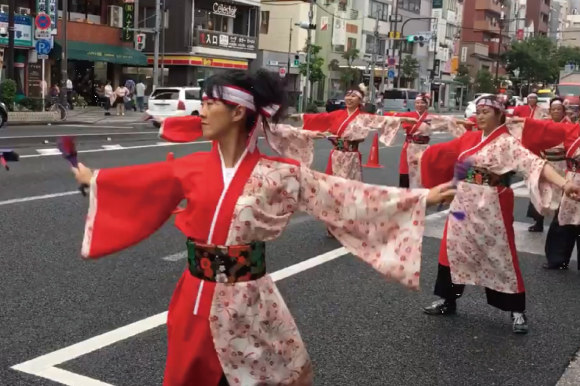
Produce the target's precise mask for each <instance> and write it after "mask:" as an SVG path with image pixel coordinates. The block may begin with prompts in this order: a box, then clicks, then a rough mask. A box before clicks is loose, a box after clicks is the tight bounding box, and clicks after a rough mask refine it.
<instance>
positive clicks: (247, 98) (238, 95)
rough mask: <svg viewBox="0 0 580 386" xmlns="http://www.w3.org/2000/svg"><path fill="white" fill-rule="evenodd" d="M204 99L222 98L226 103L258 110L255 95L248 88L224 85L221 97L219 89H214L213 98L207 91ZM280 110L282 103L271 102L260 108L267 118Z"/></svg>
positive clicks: (254, 110) (261, 113)
mask: <svg viewBox="0 0 580 386" xmlns="http://www.w3.org/2000/svg"><path fill="white" fill-rule="evenodd" d="M202 99H203V100H207V99H215V100H220V101H222V102H224V103H228V104H234V105H238V106H244V107H245V108H247V109H248V110H252V111H253V112H256V104H255V103H254V97H253V96H252V94H251V93H249V92H248V91H246V90H242V89H240V88H237V87H234V86H224V87H222V88H221V97H220V94H219V93H218V92H217V90H215V89H214V90H213V98H210V97H209V96H207V94H206V93H203V96H202ZM278 110H280V105H276V104H271V105H269V106H266V107H262V108H260V115H262V116H264V117H266V118H271V117H273V116H274V115H275V114H276V113H277V112H278Z"/></svg>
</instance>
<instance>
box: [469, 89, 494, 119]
mask: <svg viewBox="0 0 580 386" xmlns="http://www.w3.org/2000/svg"><path fill="white" fill-rule="evenodd" d="M489 95H493V94H475V99H474V100H472V101H471V102H469V103H468V104H467V107H466V108H465V118H469V117H471V116H473V115H475V105H476V103H477V101H479V99H480V98H481V97H484V96H489Z"/></svg>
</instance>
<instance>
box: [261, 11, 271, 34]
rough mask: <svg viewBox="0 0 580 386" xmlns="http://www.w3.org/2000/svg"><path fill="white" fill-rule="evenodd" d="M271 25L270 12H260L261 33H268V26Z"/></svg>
mask: <svg viewBox="0 0 580 386" xmlns="http://www.w3.org/2000/svg"><path fill="white" fill-rule="evenodd" d="M269 24H270V11H262V12H260V33H261V34H267V33H268V25H269Z"/></svg>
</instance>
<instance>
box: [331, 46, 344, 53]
mask: <svg viewBox="0 0 580 386" xmlns="http://www.w3.org/2000/svg"><path fill="white" fill-rule="evenodd" d="M332 50H333V51H334V52H344V46H343V45H339V46H332Z"/></svg>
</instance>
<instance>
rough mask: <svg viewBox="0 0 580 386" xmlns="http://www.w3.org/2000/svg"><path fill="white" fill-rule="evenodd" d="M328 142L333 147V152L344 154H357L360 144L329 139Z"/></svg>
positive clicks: (342, 139) (340, 139)
mask: <svg viewBox="0 0 580 386" xmlns="http://www.w3.org/2000/svg"><path fill="white" fill-rule="evenodd" d="M329 140H330V142H332V144H333V145H334V150H338V151H346V152H357V151H358V144H359V143H360V141H347V140H346V139H344V138H329Z"/></svg>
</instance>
